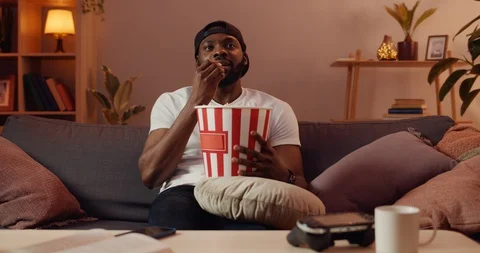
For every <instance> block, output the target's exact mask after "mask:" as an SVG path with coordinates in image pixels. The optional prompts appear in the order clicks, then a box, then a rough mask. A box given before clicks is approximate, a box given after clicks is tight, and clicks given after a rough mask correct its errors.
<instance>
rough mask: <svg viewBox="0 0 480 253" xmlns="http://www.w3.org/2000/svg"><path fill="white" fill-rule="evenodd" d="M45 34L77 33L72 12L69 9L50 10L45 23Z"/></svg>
mask: <svg viewBox="0 0 480 253" xmlns="http://www.w3.org/2000/svg"><path fill="white" fill-rule="evenodd" d="M45 34H63V35H68V34H75V26H74V24H73V15H72V12H71V11H69V10H49V11H48V13H47V22H46V23H45Z"/></svg>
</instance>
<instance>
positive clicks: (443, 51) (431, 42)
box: [425, 35, 448, 61]
mask: <svg viewBox="0 0 480 253" xmlns="http://www.w3.org/2000/svg"><path fill="white" fill-rule="evenodd" d="M447 48H448V35H430V36H428V40H427V49H426V50H425V60H426V61H438V60H443V59H445V58H446V57H447Z"/></svg>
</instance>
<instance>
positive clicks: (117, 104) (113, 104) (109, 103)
mask: <svg viewBox="0 0 480 253" xmlns="http://www.w3.org/2000/svg"><path fill="white" fill-rule="evenodd" d="M102 70H103V73H104V77H105V79H104V84H105V88H106V90H107V92H108V96H107V95H104V94H103V93H101V92H100V91H98V90H95V89H88V91H89V92H90V93H91V94H92V95H93V96H94V97H95V98H96V99H97V100H98V102H99V103H100V104H101V105H102V115H103V118H104V119H105V121H106V122H108V123H109V124H112V125H126V124H127V121H128V120H129V119H130V118H131V117H132V116H134V115H136V114H138V113H140V112H143V111H144V110H145V106H143V105H129V100H130V95H131V94H132V88H133V82H134V81H135V80H136V79H137V78H138V75H137V76H134V77H131V78H129V79H128V80H126V81H125V82H123V83H120V81H119V80H118V77H117V76H116V75H114V74H113V73H112V71H111V70H110V68H108V67H107V66H105V65H103V66H102Z"/></svg>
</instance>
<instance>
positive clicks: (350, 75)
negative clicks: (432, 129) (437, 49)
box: [330, 49, 471, 124]
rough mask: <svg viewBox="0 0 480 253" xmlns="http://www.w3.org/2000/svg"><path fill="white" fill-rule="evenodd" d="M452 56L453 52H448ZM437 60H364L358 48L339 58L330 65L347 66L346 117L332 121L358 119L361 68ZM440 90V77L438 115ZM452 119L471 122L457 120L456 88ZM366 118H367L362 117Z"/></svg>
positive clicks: (428, 65)
mask: <svg viewBox="0 0 480 253" xmlns="http://www.w3.org/2000/svg"><path fill="white" fill-rule="evenodd" d="M447 54H448V57H450V55H451V52H450V51H448V52H447ZM435 63H437V61H377V60H364V59H363V57H362V51H361V50H360V49H358V50H357V51H356V54H355V55H354V54H350V55H349V58H342V59H337V60H336V61H335V62H333V63H332V64H331V65H330V66H331V67H346V68H347V85H346V89H345V108H344V118H343V119H342V120H334V119H332V121H343V122H345V121H358V120H359V119H357V118H356V111H357V101H358V83H359V81H360V68H364V67H367V68H431V67H433V65H435ZM466 65H467V63H464V62H458V63H457V64H455V66H454V67H461V66H466ZM452 72H453V67H452V68H450V69H449V73H450V74H451V73H452ZM439 92H440V78H439V77H437V78H436V79H435V97H436V107H437V115H442V106H441V101H440V99H439V96H438V94H439ZM450 99H451V108H452V119H453V120H455V121H456V122H458V123H459V124H465V123H471V122H470V121H458V120H457V108H456V95H455V90H454V89H452V90H451V91H450ZM362 120H365V119H362ZM390 120H393V119H390Z"/></svg>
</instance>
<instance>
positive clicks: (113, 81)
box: [102, 65, 120, 100]
mask: <svg viewBox="0 0 480 253" xmlns="http://www.w3.org/2000/svg"><path fill="white" fill-rule="evenodd" d="M102 67H103V73H104V75H105V80H104V81H105V88H107V91H108V93H109V94H110V98H112V100H113V98H114V97H115V94H116V93H117V90H118V87H119V86H120V81H119V80H118V78H117V77H116V76H115V75H114V74H113V73H112V71H111V70H110V69H109V68H108V67H107V66H105V65H103V66H102Z"/></svg>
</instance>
